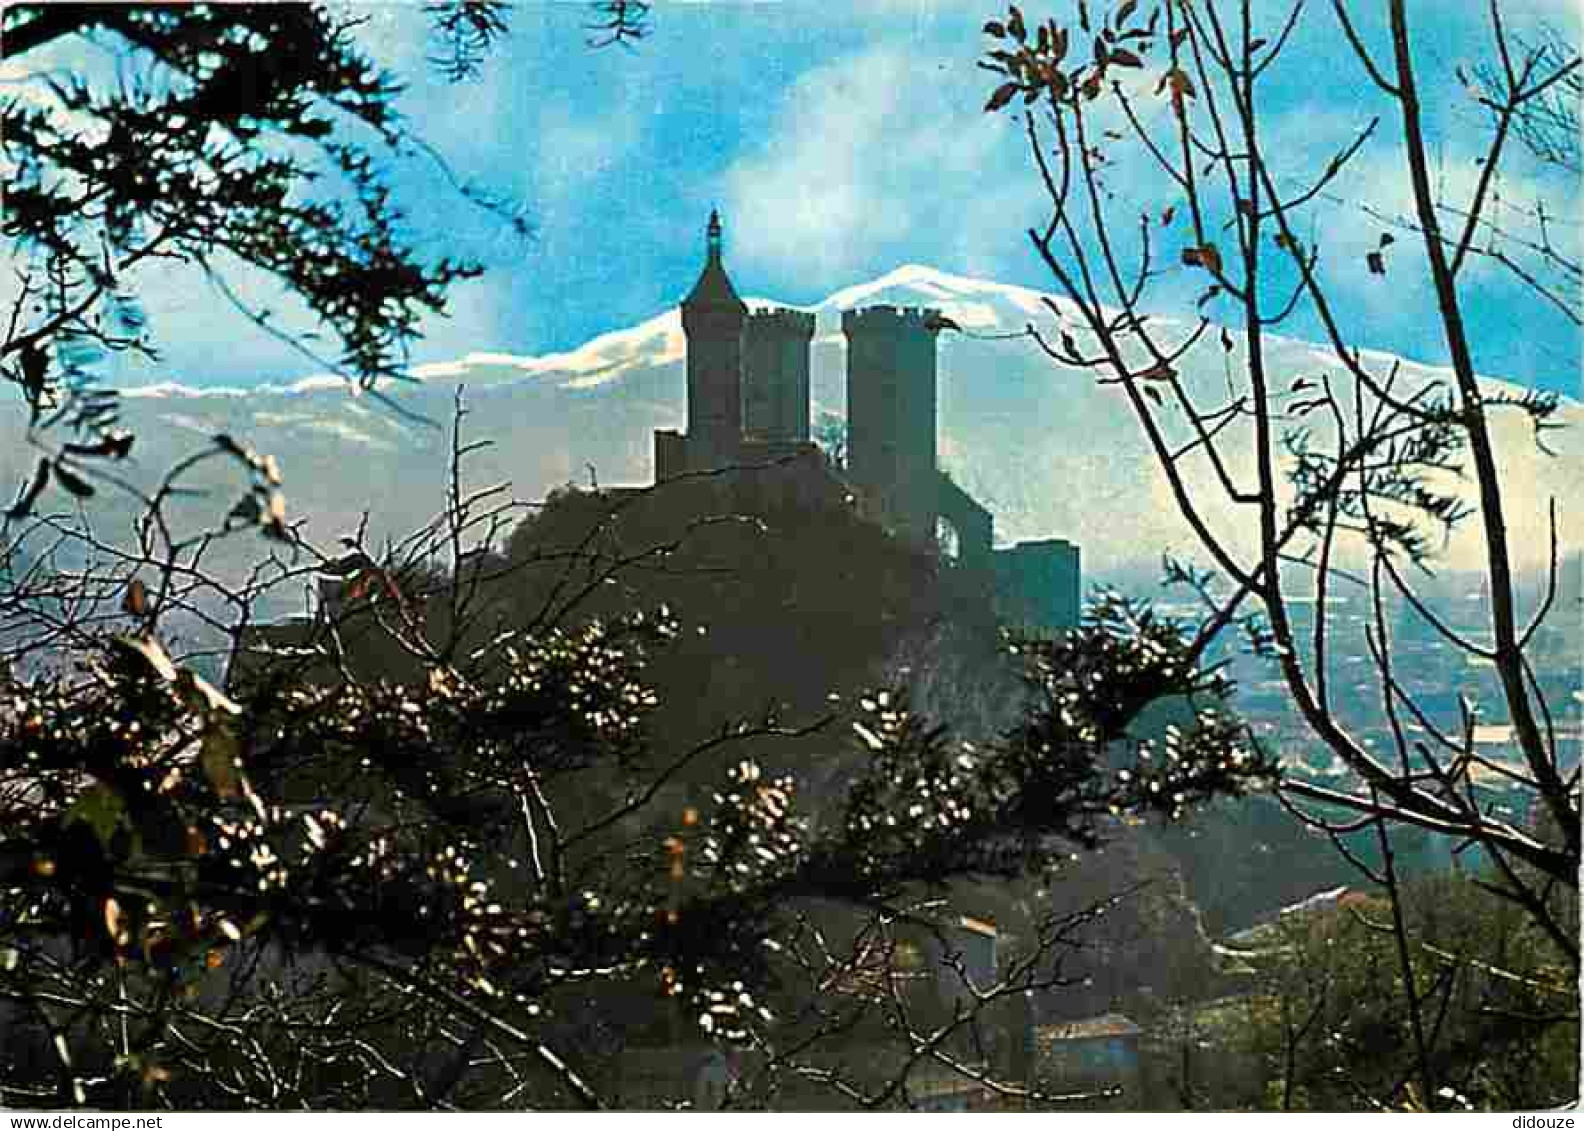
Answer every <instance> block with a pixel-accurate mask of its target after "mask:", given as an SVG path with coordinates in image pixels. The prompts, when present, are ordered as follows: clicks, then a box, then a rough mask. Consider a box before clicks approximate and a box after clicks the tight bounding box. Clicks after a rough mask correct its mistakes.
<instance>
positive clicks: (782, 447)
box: [654, 212, 1081, 631]
mask: <svg viewBox="0 0 1584 1131" xmlns="http://www.w3.org/2000/svg"><path fill="white" fill-rule="evenodd" d="M721 236H722V233H721V223H720V216H719V215H718V214H717V213H714V212H712V213H710V218H709V226H708V227H707V229H706V233H705V260H704V269H703V271H702V272H701V273H700V274H699V277H698V282H696V283H695V284H694V285H693V289H692V290H691V291H689V292H688V295H687V297H686V298H684V299H683V300H682V329H683V332H684V334H685V335H686V336H687V430H686V431H685V432H677V431H658V432H656V433H655V437H654V443H655V478H656V480H657V481H664V480H667V479H674V478H676V477H677V476H679V475H683V474H686V473H688V472H700V471H711V470H715V469H719V468H727V467H760V466H763V465H765V464H770V463H785V464H787V465H788V466H789V467H791V468H795V469H801V470H802V471H803V473H804V474H806V475H808V476H813V477H818V478H820V479H826V480H828V479H829V478H830V477H831V476H833V475H834V476H838V477H839V478H840V479H841V480H842V481H843V482H844V483H845V485H846V486H847V487H848V488H849V493H850V494H851V495H852V497H853V500H854V503H855V505H856V506H857V507H858V509H859V511H860V513H861V514H863V515H865V516H867V517H869V518H871V519H872V520H874V521H875V522H878V523H879V524H881V525H882V526H884V527H886V528H887V529H889V530H890V531H891V532H892V533H893V534H894V535H895V536H897V537H898V538H902V539H905V540H907V541H909V542H912V543H914V544H916V545H918V546H920V547H927V548H932V547H934V546H935V545H936V540H937V537H938V531H939V528H940V526H941V525H942V523H944V524H945V525H946V526H948V527H950V529H951V531H952V532H953V533H954V534H955V536H956V545H957V564H958V567H959V568H962V569H966V570H972V571H974V572H976V573H979V574H982V575H983V576H984V577H985V578H986V580H987V581H988V582H990V583H991V584H993V585H994V590H995V594H996V601H997V605H998V607H999V612H1000V615H1001V617H1002V619H1003V620H1005V621H1006V622H1008V623H1010V624H1013V625H1017V626H1020V627H1024V628H1028V629H1034V630H1046V631H1058V630H1061V629H1065V628H1070V627H1072V626H1074V625H1076V624H1077V622H1078V610H1079V598H1080V588H1081V580H1080V569H1079V553H1078V547H1077V546H1075V545H1073V544H1072V543H1071V542H1066V541H1062V540H1059V539H1049V540H1045V541H1038V542H1023V543H1019V544H1018V545H1016V546H1013V547H1012V548H1010V549H1004V550H996V549H995V548H994V519H993V517H992V516H991V514H990V512H989V511H988V510H987V509H986V508H985V507H984V506H983V505H982V504H980V503H979V502H978V501H977V500H976V499H974V498H973V497H972V496H971V495H969V494H968V493H967V492H966V491H964V490H963V489H962V488H961V487H959V486H958V485H957V484H956V483H954V482H953V481H952V480H951V479H950V478H949V477H948V476H947V475H946V474H945V473H944V472H942V471H941V470H940V467H939V465H938V463H937V460H936V427H937V425H936V416H937V385H938V371H937V363H936V340H935V339H936V335H937V334H938V333H939V332H940V330H941V329H942V327H943V326H946V325H948V324H947V323H946V322H944V321H943V320H942V318H941V316H940V312H939V311H938V310H931V309H928V308H922V307H896V306H873V307H869V308H867V309H861V310H848V311H844V312H843V313H842V320H841V326H842V334H843V336H844V337H845V338H846V341H847V456H846V467H845V469H836V468H834V467H833V466H832V465H831V464H830V462H829V461H828V460H827V458H826V457H825V455H824V453H823V452H821V451H820V449H819V448H818V446H817V445H815V444H814V443H813V442H812V441H811V440H810V438H809V417H810V411H809V409H810V405H809V348H810V344H811V343H812V341H813V339H814V329H815V325H814V323H815V319H814V315H812V314H808V313H804V312H801V311H795V310H779V309H772V310H756V311H752V312H750V311H749V309H748V306H747V304H746V303H744V302H743V300H742V299H741V298H740V297H739V296H738V294H737V291H736V288H735V287H733V286H732V282H731V278H730V277H729V276H728V275H727V273H726V267H725V262H724V257H723V253H722V246H721V244H722V239H721Z"/></svg>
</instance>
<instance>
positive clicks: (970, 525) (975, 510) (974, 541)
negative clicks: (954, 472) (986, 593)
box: [937, 472, 995, 573]
mask: <svg viewBox="0 0 1584 1131" xmlns="http://www.w3.org/2000/svg"><path fill="white" fill-rule="evenodd" d="M937 475H938V477H939V478H938V482H939V498H940V516H941V518H943V519H945V520H946V521H947V522H949V523H951V525H952V529H953V530H955V531H956V532H957V565H958V566H959V567H960V568H962V569H968V570H973V571H974V572H976V573H978V572H983V573H989V572H990V571H991V570H992V569H993V568H994V565H995V563H994V550H993V546H994V543H995V519H994V518H993V517H992V515H991V514H990V512H989V511H988V510H986V509H985V508H984V507H983V506H982V505H980V503H979V501H978V500H977V499H975V498H974V497H973V496H972V495H970V494H968V492H967V491H964V490H963V489H962V488H961V487H959V486H957V484H956V483H954V482H953V481H952V480H951V479H950V478H949V477H948V476H947V475H946V473H945V472H938V473H937Z"/></svg>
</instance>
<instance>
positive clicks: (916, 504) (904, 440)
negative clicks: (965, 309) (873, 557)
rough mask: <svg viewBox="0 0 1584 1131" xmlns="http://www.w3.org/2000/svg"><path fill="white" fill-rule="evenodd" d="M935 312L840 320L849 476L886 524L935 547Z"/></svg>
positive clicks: (872, 313) (885, 312)
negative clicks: (844, 348) (844, 360)
mask: <svg viewBox="0 0 1584 1131" xmlns="http://www.w3.org/2000/svg"><path fill="white" fill-rule="evenodd" d="M939 325H940V312H939V311H935V310H928V309H924V308H921V307H898V306H872V307H869V308H867V309H865V310H849V311H846V312H845V313H843V314H842V333H843V334H845V335H846V336H847V476H848V478H849V479H850V480H851V481H852V484H853V486H855V487H857V488H858V489H859V490H860V491H861V492H862V493H863V496H864V500H865V503H866V504H867V505H868V506H870V507H872V508H873V509H874V513H875V514H876V515H877V517H878V518H879V519H880V521H881V522H883V523H884V524H885V525H887V526H889V527H890V528H891V529H892V530H894V531H895V532H896V533H897V534H898V535H900V536H901V537H904V538H907V539H908V540H909V541H912V542H915V543H917V544H919V545H923V546H928V545H933V544H934V542H935V532H936V523H937V522H938V521H939V518H940V488H939V478H938V475H937V469H936V453H935V417H936V388H935V385H936V365H935V334H936V332H937V330H938V328H939Z"/></svg>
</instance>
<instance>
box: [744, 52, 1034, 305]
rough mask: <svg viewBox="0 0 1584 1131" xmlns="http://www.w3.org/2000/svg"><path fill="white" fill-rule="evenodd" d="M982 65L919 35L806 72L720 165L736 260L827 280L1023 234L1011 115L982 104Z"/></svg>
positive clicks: (1024, 179)
mask: <svg viewBox="0 0 1584 1131" xmlns="http://www.w3.org/2000/svg"><path fill="white" fill-rule="evenodd" d="M982 77H983V76H982V75H981V74H980V73H979V72H976V71H974V70H973V69H972V68H971V66H969V65H968V64H967V62H966V61H965V60H963V59H961V58H955V57H946V56H940V57H937V56H936V55H934V54H932V53H930V52H928V51H927V50H926V49H923V48H921V47H917V46H914V45H911V44H909V45H907V46H899V45H895V44H884V45H880V46H877V47H875V48H873V49H871V50H868V51H865V52H861V53H858V54H853V55H848V56H845V57H843V58H840V59H837V60H834V61H832V62H830V63H826V64H823V65H821V66H818V67H815V68H814V69H812V70H810V71H808V72H806V73H804V74H803V75H802V76H800V77H799V78H798V79H797V80H796V81H795V82H794V83H793V84H792V85H791V86H790V87H789V88H788V90H787V91H786V93H785V95H784V98H783V102H782V106H781V109H780V112H779V113H778V115H777V117H776V119H775V121H774V124H773V126H772V128H771V130H770V132H769V134H768V136H767V137H766V138H765V139H764V143H763V145H762V146H760V147H759V148H758V149H757V150H756V151H753V152H749V153H746V154H744V155H743V156H741V157H739V159H738V160H737V161H736V163H735V164H734V165H732V167H731V168H730V169H729V170H728V171H727V173H726V200H727V207H728V209H729V214H730V216H731V217H733V218H735V220H736V223H735V225H734V227H733V244H732V252H733V256H734V258H736V259H738V260H741V261H746V262H747V263H749V264H751V265H754V266H757V267H762V268H766V269H769V270H772V271H790V272H791V273H793V274H794V275H795V276H797V277H801V278H804V279H807V280H808V281H809V283H810V284H812V285H822V284H823V285H830V284H833V283H835V282H838V281H845V280H847V279H850V278H851V277H852V275H853V274H854V273H855V272H857V271H859V270H862V269H865V268H868V267H872V266H873V265H874V264H875V263H876V262H877V261H878V260H883V259H886V258H891V259H893V260H894V261H897V262H900V261H902V260H904V259H907V260H916V259H920V258H923V259H927V260H932V261H933V260H939V259H949V260H951V261H954V262H955V261H960V260H961V259H962V257H963V256H964V255H966V254H967V253H968V252H969V250H970V249H977V248H980V247H983V246H984V245H985V244H986V243H987V242H989V243H992V244H993V243H994V242H995V241H996V238H997V236H998V235H999V236H1001V237H1008V236H1010V237H1011V238H1016V236H1015V233H1016V232H1017V231H1019V230H1020V228H1021V226H1022V223H1023V221H1024V219H1025V217H1024V216H1023V215H1021V212H1022V211H1024V207H1023V206H1026V205H1031V204H1032V203H1033V202H1035V200H1036V198H1035V197H1034V196H1033V195H1032V193H1031V191H1030V190H1031V189H1032V188H1033V186H1032V185H1031V183H1030V178H1029V175H1028V168H1027V163H1026V159H1025V154H1024V152H1023V147H1022V144H1021V138H1020V137H1019V136H1017V135H1016V133H1015V131H1014V130H1013V128H1012V122H1011V121H1010V120H1009V119H1006V118H1003V117H1000V116H990V115H986V114H984V113H982V112H981V110H980V107H981V105H982V103H983V99H984V92H983V91H981V90H980V89H979V87H980V86H981V85H983V84H981V83H979V82H978V79H979V78H982ZM987 224H988V225H992V226H991V227H989V228H988V229H986V227H985V226H986V225H987Z"/></svg>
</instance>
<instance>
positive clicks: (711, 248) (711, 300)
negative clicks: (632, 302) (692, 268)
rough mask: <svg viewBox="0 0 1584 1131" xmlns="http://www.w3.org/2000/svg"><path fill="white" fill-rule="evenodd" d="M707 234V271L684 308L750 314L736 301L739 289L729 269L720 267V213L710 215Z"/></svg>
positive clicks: (690, 294)
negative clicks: (729, 276) (727, 273)
mask: <svg viewBox="0 0 1584 1131" xmlns="http://www.w3.org/2000/svg"><path fill="white" fill-rule="evenodd" d="M704 234H705V240H706V246H707V248H708V253H707V257H706V259H705V261H704V270H703V271H702V272H700V274H699V277H698V282H696V283H694V284H693V289H692V290H691V291H689V292H688V296H687V298H685V299H683V300H682V305H683V307H684V308H686V309H689V310H735V311H738V312H739V313H742V314H746V313H748V305H747V304H746V303H745V302H743V300H742V299H740V298H738V297H737V289H736V288H735V287H733V286H732V282H731V279H730V278H728V277H727V275H726V268H725V266H724V265H723V264H722V263H721V222H720V213H719V212H716V211H714V210H713V209H712V210H711V211H710V218H709V227H707V228H706V229H705V230H704Z"/></svg>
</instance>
